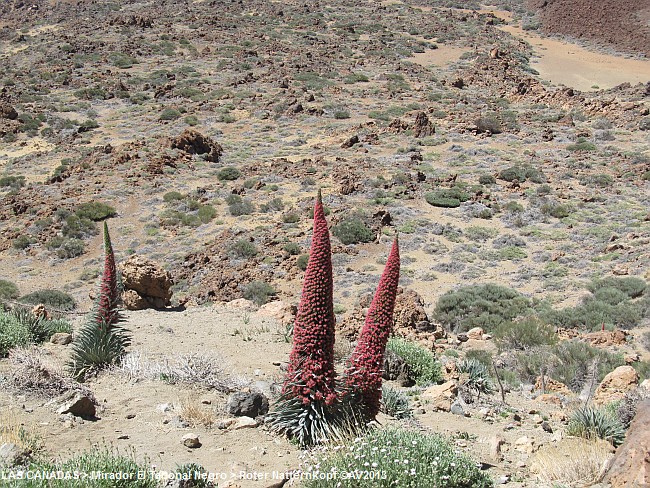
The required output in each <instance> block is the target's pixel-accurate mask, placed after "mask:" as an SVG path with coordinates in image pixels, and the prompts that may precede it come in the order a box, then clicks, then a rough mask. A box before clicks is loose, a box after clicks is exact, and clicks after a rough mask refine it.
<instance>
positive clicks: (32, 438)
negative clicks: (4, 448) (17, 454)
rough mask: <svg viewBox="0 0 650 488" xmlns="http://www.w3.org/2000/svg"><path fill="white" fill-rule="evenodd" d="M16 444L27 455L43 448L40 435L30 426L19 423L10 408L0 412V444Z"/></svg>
mask: <svg viewBox="0 0 650 488" xmlns="http://www.w3.org/2000/svg"><path fill="white" fill-rule="evenodd" d="M5 443H10V444H15V445H17V446H18V447H19V448H20V450H21V451H22V452H23V453H24V457H29V456H31V455H33V454H35V453H37V452H38V451H40V450H41V449H42V448H43V445H42V442H41V438H40V436H39V435H38V434H37V433H36V432H35V431H34V430H33V429H32V428H31V427H26V426H25V425H24V424H22V423H20V421H19V420H18V418H17V417H16V415H15V414H14V413H13V411H12V410H11V409H5V410H3V411H2V413H0V445H2V444H5Z"/></svg>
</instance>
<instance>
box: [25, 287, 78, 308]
mask: <svg viewBox="0 0 650 488" xmlns="http://www.w3.org/2000/svg"><path fill="white" fill-rule="evenodd" d="M19 301H20V302H22V303H28V304H30V305H38V304H41V303H42V304H43V305H45V307H50V308H53V309H56V310H66V311H67V310H74V309H75V308H77V303H76V302H75V300H74V298H72V297H71V296H70V295H68V294H67V293H65V292H62V291H59V290H51V289H44V290H38V291H35V292H32V293H29V294H28V295H24V296H22V297H20V299H19Z"/></svg>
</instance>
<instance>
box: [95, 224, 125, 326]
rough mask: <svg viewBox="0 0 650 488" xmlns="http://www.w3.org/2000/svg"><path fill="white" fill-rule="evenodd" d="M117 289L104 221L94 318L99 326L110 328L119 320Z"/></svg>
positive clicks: (114, 268)
mask: <svg viewBox="0 0 650 488" xmlns="http://www.w3.org/2000/svg"><path fill="white" fill-rule="evenodd" d="M118 301H119V290H118V286H117V268H116V266H115V255H114V254H113V246H112V245H111V237H110V235H109V234H108V225H107V224H106V221H104V273H103V275H102V281H101V284H100V287H99V299H98V300H97V310H96V312H95V319H96V321H97V323H98V324H99V327H100V328H101V327H102V326H104V325H105V326H107V327H108V328H110V327H111V326H113V325H115V324H116V323H117V322H118V321H119V315H118Z"/></svg>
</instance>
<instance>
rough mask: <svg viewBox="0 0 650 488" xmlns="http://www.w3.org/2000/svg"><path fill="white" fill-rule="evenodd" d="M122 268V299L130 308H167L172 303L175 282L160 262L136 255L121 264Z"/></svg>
mask: <svg viewBox="0 0 650 488" xmlns="http://www.w3.org/2000/svg"><path fill="white" fill-rule="evenodd" d="M120 270H121V272H122V283H123V285H124V293H123V295H122V299H123V301H124V306H125V307H126V308H127V309H128V310H142V309H145V308H165V307H166V306H168V305H169V304H170V299H171V297H172V290H171V286H172V285H173V284H174V282H173V280H172V277H171V275H170V274H169V272H167V271H165V270H164V269H163V268H162V267H161V266H160V265H159V264H158V263H156V262H154V261H151V260H150V259H147V258H144V257H142V256H135V255H134V256H131V257H130V258H129V259H127V260H126V261H124V262H123V263H122V264H121V266H120Z"/></svg>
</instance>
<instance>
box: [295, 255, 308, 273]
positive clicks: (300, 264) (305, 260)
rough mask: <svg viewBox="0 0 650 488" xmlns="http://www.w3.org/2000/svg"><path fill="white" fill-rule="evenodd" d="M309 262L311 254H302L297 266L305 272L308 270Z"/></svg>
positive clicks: (297, 260)
mask: <svg viewBox="0 0 650 488" xmlns="http://www.w3.org/2000/svg"><path fill="white" fill-rule="evenodd" d="M308 262H309V254H301V255H300V256H298V259H296V266H297V267H298V269H300V270H302V271H305V270H306V269H307V263H308Z"/></svg>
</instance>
